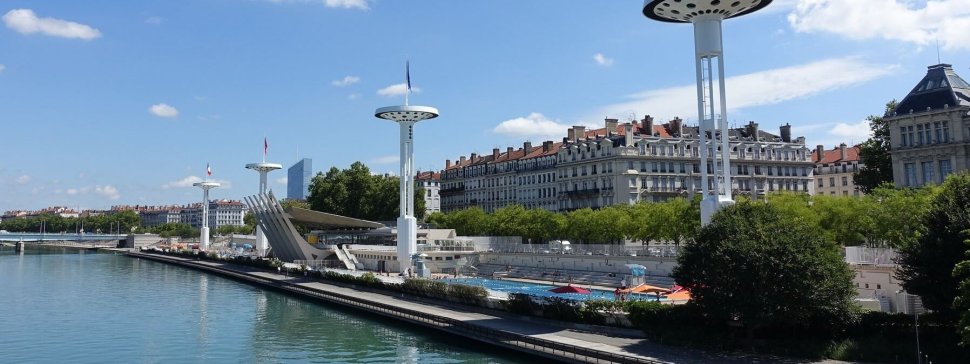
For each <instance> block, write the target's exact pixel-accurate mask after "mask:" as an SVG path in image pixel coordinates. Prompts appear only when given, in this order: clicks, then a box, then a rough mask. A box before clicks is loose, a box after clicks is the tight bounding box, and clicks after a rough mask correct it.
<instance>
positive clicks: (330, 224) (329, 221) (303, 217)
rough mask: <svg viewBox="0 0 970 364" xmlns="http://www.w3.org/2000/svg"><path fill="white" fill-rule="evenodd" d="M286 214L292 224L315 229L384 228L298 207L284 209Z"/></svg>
mask: <svg viewBox="0 0 970 364" xmlns="http://www.w3.org/2000/svg"><path fill="white" fill-rule="evenodd" d="M286 212H287V213H289V214H290V216H291V217H292V220H293V222H296V223H300V224H303V225H306V226H308V227H310V228H316V229H379V228H382V227H384V224H381V223H379V222H373V221H367V220H361V219H355V218H352V217H347V216H340V215H334V214H328V213H326V212H320V211H313V210H307V209H301V208H299V207H290V208H288V209H286Z"/></svg>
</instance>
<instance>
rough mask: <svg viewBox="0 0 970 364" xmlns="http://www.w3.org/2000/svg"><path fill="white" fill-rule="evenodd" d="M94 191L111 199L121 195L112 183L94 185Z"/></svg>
mask: <svg viewBox="0 0 970 364" xmlns="http://www.w3.org/2000/svg"><path fill="white" fill-rule="evenodd" d="M94 193H96V194H99V195H101V196H104V197H107V198H108V199H111V200H117V199H118V198H120V197H121V195H120V194H119V193H118V189H117V188H115V187H114V186H112V185H105V186H103V187H102V186H95V187H94Z"/></svg>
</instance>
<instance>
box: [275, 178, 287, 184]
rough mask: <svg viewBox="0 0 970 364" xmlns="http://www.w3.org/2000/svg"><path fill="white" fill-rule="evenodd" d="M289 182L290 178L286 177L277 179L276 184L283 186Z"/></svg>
mask: <svg viewBox="0 0 970 364" xmlns="http://www.w3.org/2000/svg"><path fill="white" fill-rule="evenodd" d="M288 181H289V178H287V177H286V176H283V177H280V178H277V179H276V183H278V184H281V185H285V184H286V182H288Z"/></svg>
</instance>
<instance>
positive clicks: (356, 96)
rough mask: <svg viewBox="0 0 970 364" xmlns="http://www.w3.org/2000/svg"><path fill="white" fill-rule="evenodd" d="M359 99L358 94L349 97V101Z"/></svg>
mask: <svg viewBox="0 0 970 364" xmlns="http://www.w3.org/2000/svg"><path fill="white" fill-rule="evenodd" d="M359 98H360V94H357V93H354V94H350V95H347V100H357V99H359Z"/></svg>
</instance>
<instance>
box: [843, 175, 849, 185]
mask: <svg viewBox="0 0 970 364" xmlns="http://www.w3.org/2000/svg"><path fill="white" fill-rule="evenodd" d="M842 185H843V186H848V185H849V177H845V176H843V177H842Z"/></svg>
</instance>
